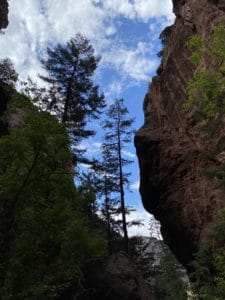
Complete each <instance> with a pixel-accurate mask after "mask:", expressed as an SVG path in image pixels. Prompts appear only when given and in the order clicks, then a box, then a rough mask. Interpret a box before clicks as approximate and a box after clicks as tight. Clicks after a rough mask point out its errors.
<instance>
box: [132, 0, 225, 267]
mask: <svg viewBox="0 0 225 300" xmlns="http://www.w3.org/2000/svg"><path fill="white" fill-rule="evenodd" d="M173 5H174V13H175V14H176V20H175V23H174V25H173V26H171V27H170V28H169V30H167V33H168V34H167V35H168V36H167V37H166V48H165V49H164V51H163V57H162V62H161V64H160V66H159V68H158V70H157V76H155V77H154V78H153V80H152V83H151V86H150V88H149V91H148V93H147V94H146V97H145V100H144V113H145V122H144V125H143V127H142V128H141V129H140V130H139V131H138V132H137V134H136V137H135V145H136V149H137V155H138V158H139V164H140V172H141V187H140V191H141V195H142V200H143V204H144V206H145V208H146V209H147V210H148V211H149V212H151V213H153V214H154V215H155V217H156V218H157V219H158V220H160V222H161V226H162V227H161V230H162V235H163V238H164V240H165V242H166V243H167V244H168V245H169V246H170V248H171V250H172V251H173V252H174V254H175V255H176V256H177V258H178V259H179V260H180V261H181V262H182V263H183V264H184V265H186V266H188V263H189V262H190V260H191V259H192V254H193V252H195V251H196V250H197V249H198V246H199V244H200V242H201V241H202V240H204V239H205V237H206V235H207V231H208V229H209V228H210V226H211V224H212V223H213V220H214V218H215V216H216V215H217V213H218V211H219V210H220V209H221V208H222V207H223V206H224V204H225V201H224V192H223V191H222V190H220V189H219V188H218V186H217V185H216V184H215V183H213V182H212V181H209V180H207V179H206V178H205V177H204V176H203V175H202V172H203V171H204V170H205V169H207V168H209V167H210V166H212V165H213V164H219V163H220V162H219V161H212V160H210V159H209V158H208V157H207V155H206V153H207V151H208V149H210V146H211V144H212V142H216V141H215V140H214V141H210V142H209V141H208V140H207V138H206V136H205V135H204V134H203V133H201V132H199V131H197V130H196V129H195V128H194V127H195V124H194V121H193V118H192V113H191V112H187V111H185V110H184V109H182V103H183V102H184V101H185V99H186V87H187V84H188V82H189V80H190V79H191V78H192V77H193V73H194V71H195V66H194V65H193V64H192V63H191V60H190V50H189V49H188V48H187V47H186V44H185V41H186V40H187V38H188V37H189V36H191V35H193V34H198V35H200V36H202V37H204V38H210V36H211V34H212V27H213V26H214V25H216V24H220V23H223V24H225V1H224V0H173ZM210 64H212V63H211V61H209V60H208V61H207V60H204V61H203V60H202V61H201V66H204V67H208V66H209V65H210ZM221 135H222V136H224V135H225V134H224V133H221Z"/></svg>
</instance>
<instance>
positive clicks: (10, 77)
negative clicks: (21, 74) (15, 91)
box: [0, 58, 18, 86]
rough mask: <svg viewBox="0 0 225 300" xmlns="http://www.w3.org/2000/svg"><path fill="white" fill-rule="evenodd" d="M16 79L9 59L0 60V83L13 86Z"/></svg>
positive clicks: (16, 75) (16, 76)
mask: <svg viewBox="0 0 225 300" xmlns="http://www.w3.org/2000/svg"><path fill="white" fill-rule="evenodd" d="M17 79H18V74H17V73H16V71H15V68H14V66H13V63H12V62H11V60H10V59H9V58H3V59H0V82H3V83H5V84H8V85H11V86H14V85H15V83H16V81H17Z"/></svg>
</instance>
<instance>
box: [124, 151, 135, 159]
mask: <svg viewBox="0 0 225 300" xmlns="http://www.w3.org/2000/svg"><path fill="white" fill-rule="evenodd" d="M123 154H124V155H126V156H128V157H130V158H135V157H136V155H135V154H134V153H132V152H130V151H126V150H123Z"/></svg>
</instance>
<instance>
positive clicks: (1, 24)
mask: <svg viewBox="0 0 225 300" xmlns="http://www.w3.org/2000/svg"><path fill="white" fill-rule="evenodd" d="M8 6H9V5H8V1H7V0H1V1H0V30H1V29H3V28H6V27H7V26H8V23H9V21H8V12H9V9H8Z"/></svg>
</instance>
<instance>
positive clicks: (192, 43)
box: [187, 35, 204, 64]
mask: <svg viewBox="0 0 225 300" xmlns="http://www.w3.org/2000/svg"><path fill="white" fill-rule="evenodd" d="M187 46H188V48H190V49H191V50H193V53H192V56H191V60H192V62H193V63H194V64H198V63H199V61H200V59H201V56H202V51H203V48H204V40H203V39H202V38H201V37H200V36H198V35H194V36H192V37H191V38H190V39H188V41H187Z"/></svg>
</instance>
